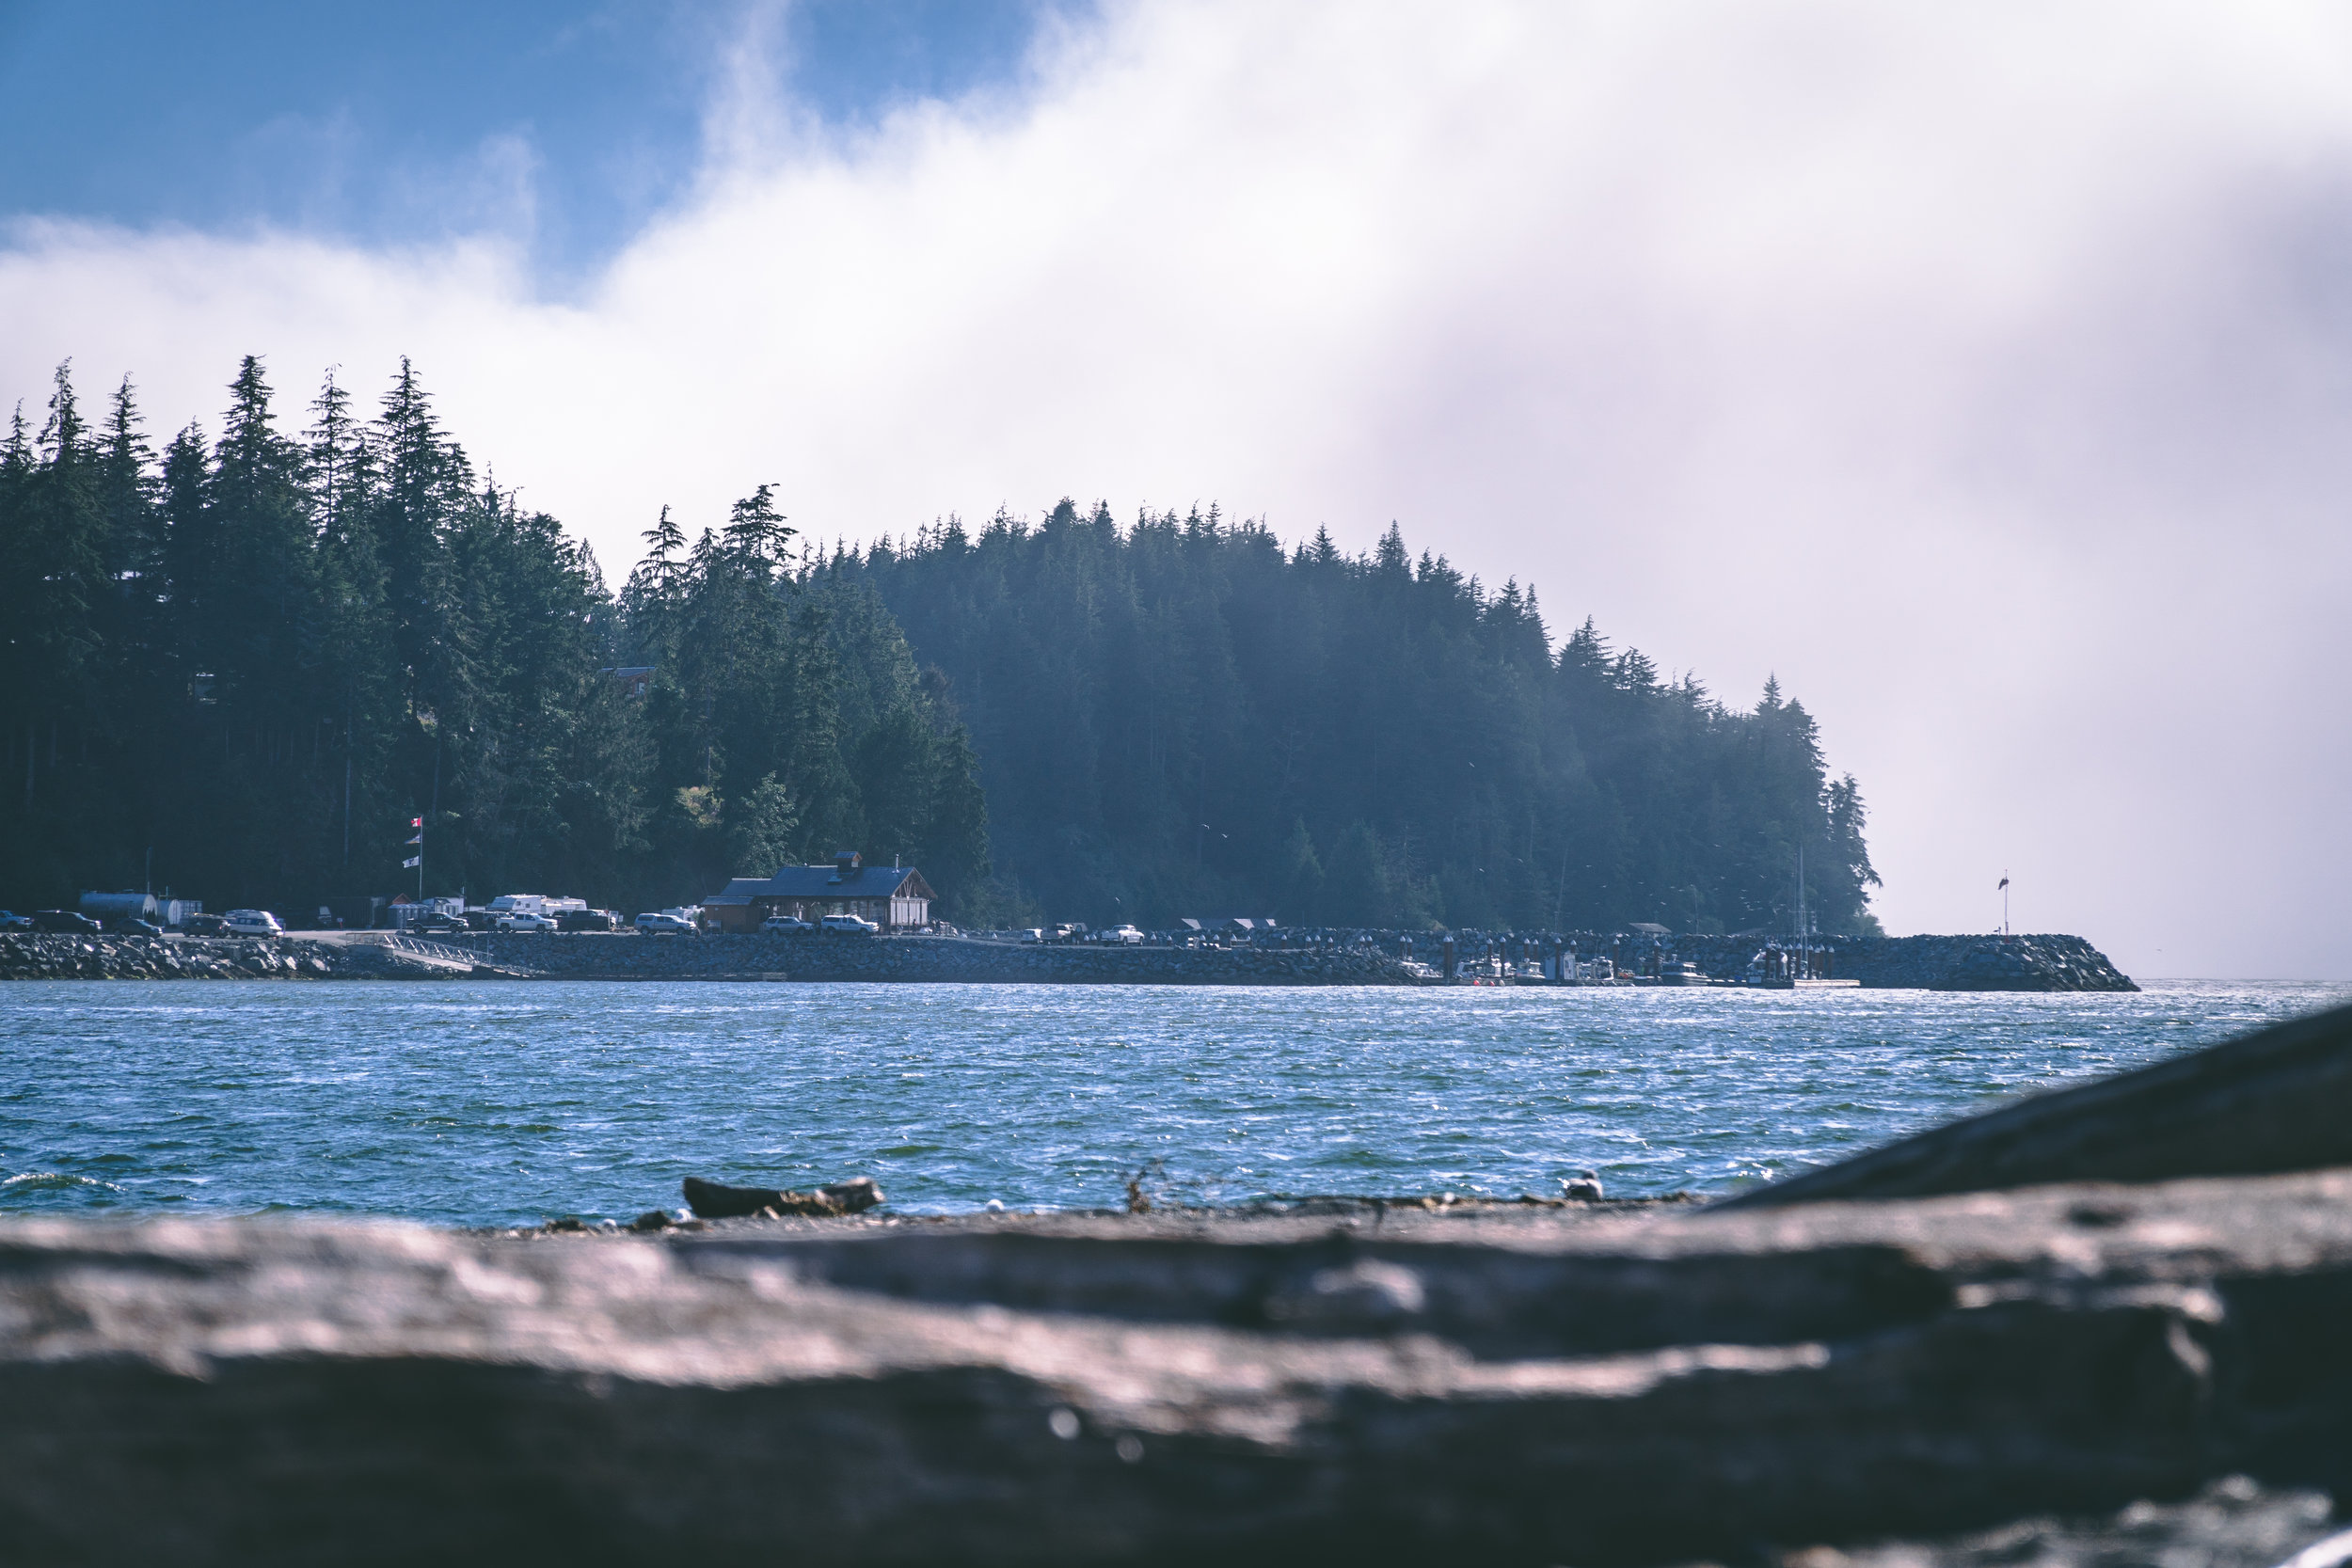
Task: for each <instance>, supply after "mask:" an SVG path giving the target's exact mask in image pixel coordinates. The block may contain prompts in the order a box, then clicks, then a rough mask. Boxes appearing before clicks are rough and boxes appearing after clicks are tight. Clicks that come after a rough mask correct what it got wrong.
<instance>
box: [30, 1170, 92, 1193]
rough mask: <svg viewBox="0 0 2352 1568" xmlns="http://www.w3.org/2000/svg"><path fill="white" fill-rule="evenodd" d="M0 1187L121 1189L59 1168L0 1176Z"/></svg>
mask: <svg viewBox="0 0 2352 1568" xmlns="http://www.w3.org/2000/svg"><path fill="white" fill-rule="evenodd" d="M0 1187H21V1188H32V1189H49V1188H71V1187H103V1188H105V1189H106V1191H108V1192H110V1193H119V1192H120V1191H122V1189H121V1188H120V1187H118V1186H116V1185H115V1184H114V1183H113V1182H111V1181H101V1180H98V1179H97V1178H96V1177H94V1176H72V1175H69V1174H68V1173H67V1172H65V1171H61V1170H27V1171H19V1172H18V1173H17V1174H16V1175H14V1176H10V1177H7V1178H0Z"/></svg>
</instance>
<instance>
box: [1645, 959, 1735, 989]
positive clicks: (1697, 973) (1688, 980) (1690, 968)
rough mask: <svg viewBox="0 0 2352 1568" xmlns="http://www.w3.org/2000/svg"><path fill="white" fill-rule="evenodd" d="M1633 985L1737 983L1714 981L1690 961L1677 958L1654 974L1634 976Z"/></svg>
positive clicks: (1712, 984)
mask: <svg viewBox="0 0 2352 1568" xmlns="http://www.w3.org/2000/svg"><path fill="white" fill-rule="evenodd" d="M1633 983H1634V984H1635V985H1637V986H1728V985H1733V984H1736V983H1737V982H1735V981H1731V980H1718V979H1715V978H1714V977H1713V976H1711V975H1709V974H1708V973H1707V972H1706V971H1705V970H1703V969H1701V968H1699V966H1698V965H1696V964H1694V963H1692V961H1691V960H1690V959H1688V958H1677V959H1676V960H1675V961H1674V962H1672V963H1666V964H1661V965H1660V966H1659V969H1658V973H1657V974H1642V975H1636V976H1635V977H1634V981H1633Z"/></svg>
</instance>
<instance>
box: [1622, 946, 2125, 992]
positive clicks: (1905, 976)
mask: <svg viewBox="0 0 2352 1568" xmlns="http://www.w3.org/2000/svg"><path fill="white" fill-rule="evenodd" d="M1583 940H1584V941H1585V942H1591V943H1594V945H1590V946H1585V947H1583V949H1582V951H1584V952H1586V953H1596V952H1597V953H1603V954H1606V953H1608V952H1610V951H1611V950H1612V946H1611V944H1612V942H1617V943H1620V944H1623V943H1624V942H1625V941H1626V939H1623V938H1614V939H1613V938H1609V937H1588V938H1585V939H1583ZM1655 941H1656V943H1657V945H1658V947H1659V948H1660V949H1661V951H1672V952H1674V953H1677V954H1678V955H1679V956H1681V957H1682V958H1689V959H1692V961H1694V962H1695V963H1697V964H1698V966H1699V967H1700V968H1701V969H1704V970H1705V971H1706V972H1707V973H1708V974H1714V975H1722V976H1726V977H1737V976H1738V975H1740V974H1744V973H1745V972H1746V970H1747V966H1748V961H1749V959H1750V958H1754V957H1755V956H1756V952H1757V951H1758V950H1759V949H1761V948H1764V947H1766V946H1768V945H1779V946H1782V947H1784V948H1785V947H1787V946H1788V944H1789V941H1790V939H1788V938H1785V937H1783V938H1772V937H1756V936H1733V937H1714V936H1681V935H1677V936H1671V937H1660V938H1657V939H1655ZM1820 945H1821V946H1822V947H1823V948H1824V949H1826V950H1827V952H1828V955H1829V964H1830V972H1831V973H1832V974H1836V976H1838V977H1839V978H1841V979H1848V980H1859V981H1861V982H1862V983H1863V984H1864V985H1865V986H1872V987H1890V988H1912V989H1916V990H2031V991H2060V990H2138V989H2139V987H2138V986H2137V985H2136V984H2134V983H2133V980H2132V977H2131V976H2130V975H2128V974H2124V973H2123V972H2122V970H2120V969H2118V968H2116V967H2115V965H2114V964H2113V963H2111V962H2110V961H2108V958H2107V956H2106V954H2104V953H2102V952H2100V951H2099V950H2098V949H2097V948H2095V947H2093V946H2091V945H2090V943H2089V942H2085V941H2084V940H2083V939H2082V938H2080V937H2074V936H2064V935H2056V934H2043V935H2037V936H1999V935H1991V936H1919V937H1824V938H1822V939H1820ZM1645 950H1646V948H1645ZM1629 961H1630V960H1629Z"/></svg>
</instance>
